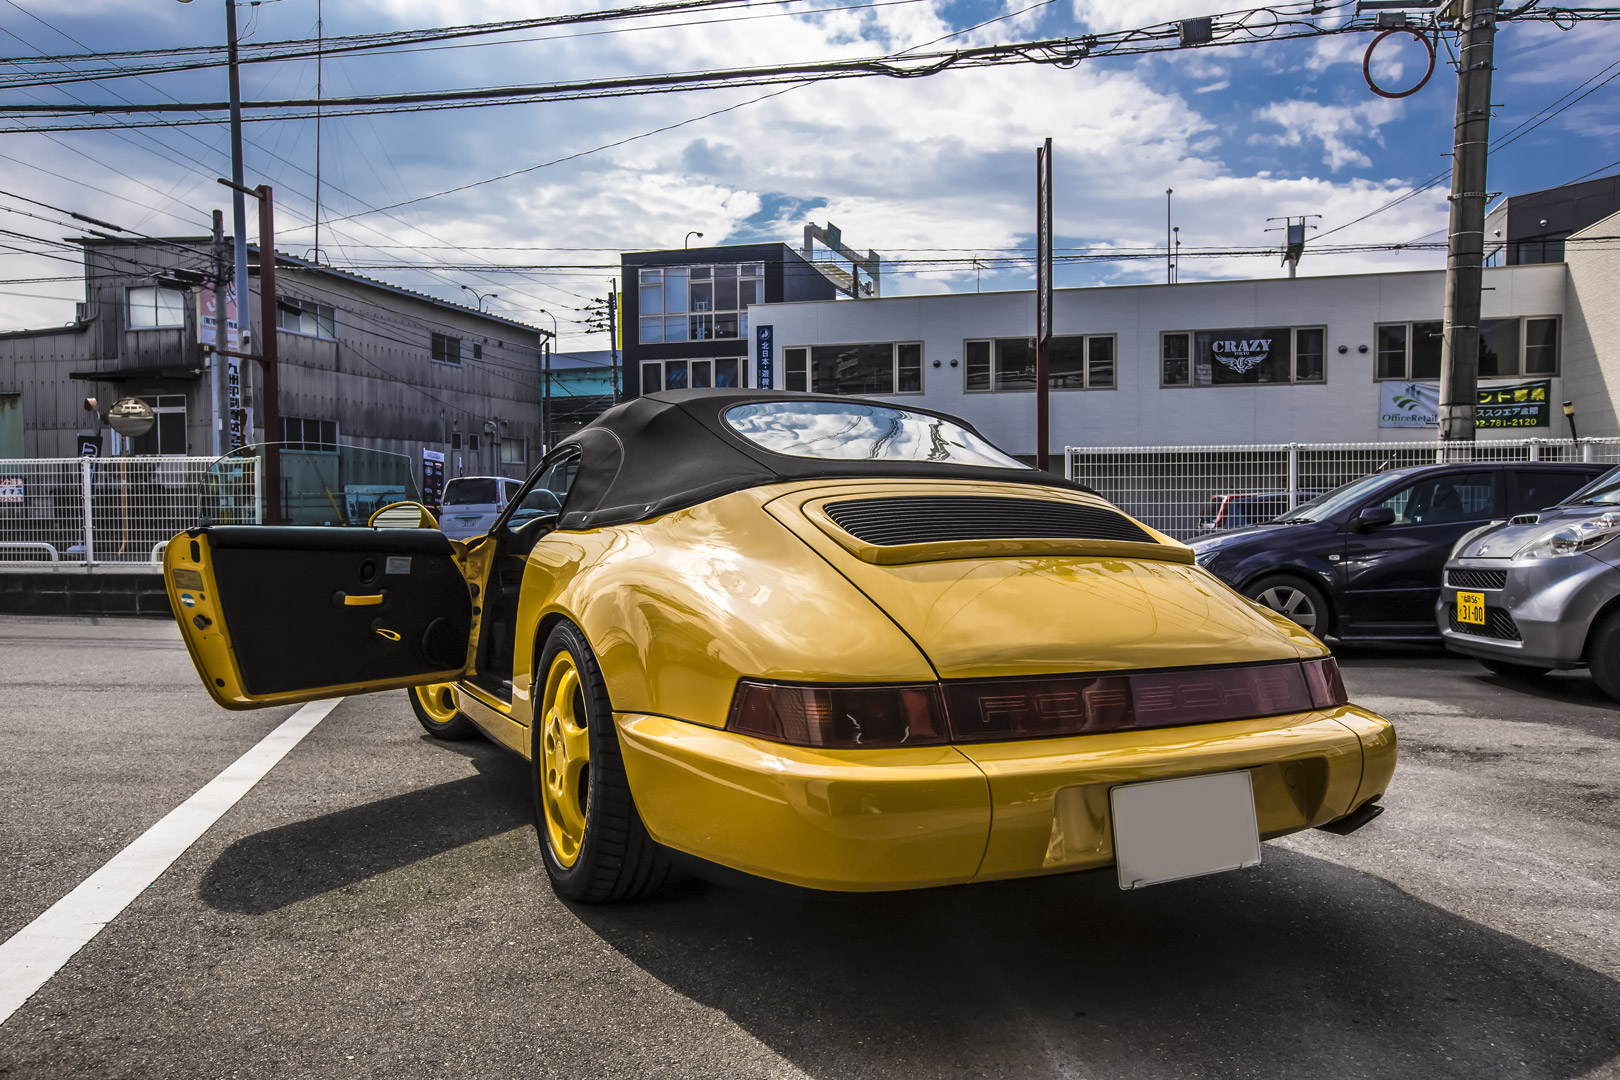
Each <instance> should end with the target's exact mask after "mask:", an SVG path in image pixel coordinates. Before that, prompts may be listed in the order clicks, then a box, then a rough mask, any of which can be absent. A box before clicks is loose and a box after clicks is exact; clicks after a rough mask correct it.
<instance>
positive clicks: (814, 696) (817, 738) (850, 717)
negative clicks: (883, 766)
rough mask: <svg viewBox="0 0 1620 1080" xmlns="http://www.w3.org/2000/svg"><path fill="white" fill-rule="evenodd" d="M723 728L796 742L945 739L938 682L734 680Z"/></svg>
mask: <svg viewBox="0 0 1620 1080" xmlns="http://www.w3.org/2000/svg"><path fill="white" fill-rule="evenodd" d="M726 730H727V731H736V732H741V733H742V734H744V735H755V736H758V737H759V738H761V739H770V740H771V741H773V742H781V743H791V744H792V745H794V746H823V747H827V748H829V749H855V748H870V747H882V746H920V745H925V744H929V743H942V742H944V741H945V711H944V709H943V708H942V707H941V704H940V696H939V687H938V686H937V685H935V684H933V683H925V684H921V685H909V686H784V685H780V684H777V683H762V682H750V681H748V680H746V679H745V680H743V681H742V682H740V683H738V684H737V694H736V696H735V697H734V698H732V702H731V716H730V717H729V718H728V719H727V720H726Z"/></svg>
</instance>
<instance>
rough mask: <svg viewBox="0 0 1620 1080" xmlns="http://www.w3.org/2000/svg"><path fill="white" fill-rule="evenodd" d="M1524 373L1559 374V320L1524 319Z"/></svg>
mask: <svg viewBox="0 0 1620 1080" xmlns="http://www.w3.org/2000/svg"><path fill="white" fill-rule="evenodd" d="M1524 373H1525V374H1526V375H1556V374H1558V320H1557V319H1526V320H1524Z"/></svg>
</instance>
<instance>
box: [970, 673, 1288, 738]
mask: <svg viewBox="0 0 1620 1080" xmlns="http://www.w3.org/2000/svg"><path fill="white" fill-rule="evenodd" d="M945 702H946V710H947V711H948V712H949V713H950V718H951V732H952V734H953V735H954V736H955V737H956V738H957V739H959V740H962V741H964V742H980V741H983V740H986V739H1020V738H1029V737H1031V736H1042V735H1045V736H1053V735H1089V734H1093V733H1096V732H1101V731H1133V730H1139V729H1142V728H1159V727H1179V726H1181V725H1183V724H1213V723H1217V722H1219V721H1222V720H1248V719H1254V718H1257V717H1263V716H1280V715H1282V714H1284V713H1295V712H1306V711H1308V710H1309V709H1310V708H1311V707H1312V697H1311V692H1310V689H1309V688H1308V687H1307V686H1306V681H1305V673H1304V671H1303V669H1302V668H1301V667H1300V665H1299V664H1297V663H1286V664H1256V665H1253V666H1250V667H1235V668H1177V669H1174V670H1171V671H1156V672H1145V673H1141V674H1133V675H1110V676H1102V677H1099V678H1090V679H1074V678H1065V677H1061V676H1060V677H1056V678H1051V677H1048V678H1034V679H988V680H985V681H984V682H971V683H946V684H945Z"/></svg>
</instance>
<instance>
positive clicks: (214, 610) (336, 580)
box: [163, 525, 473, 709]
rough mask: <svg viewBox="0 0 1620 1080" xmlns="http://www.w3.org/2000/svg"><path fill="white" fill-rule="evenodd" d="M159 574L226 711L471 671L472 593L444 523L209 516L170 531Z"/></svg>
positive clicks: (452, 677) (211, 687) (203, 671)
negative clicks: (249, 520) (223, 521)
mask: <svg viewBox="0 0 1620 1080" xmlns="http://www.w3.org/2000/svg"><path fill="white" fill-rule="evenodd" d="M163 576H164V580H165V582H166V584H167V586H168V590H169V605H170V607H171V608H172V609H173V610H174V615H175V619H176V620H177V621H178V622H179V623H180V632H181V635H182V636H183V637H184V638H185V639H186V648H187V649H189V650H190V652H191V659H192V662H193V663H194V664H196V665H197V674H198V675H200V676H202V681H203V685H205V686H206V687H207V688H208V692H209V694H211V695H212V696H213V698H214V700H215V701H217V702H219V703H220V704H221V705H223V706H225V707H226V708H227V709H257V708H261V707H263V706H266V705H278V704H283V703H287V702H295V701H313V700H315V699H318V698H329V697H339V696H342V695H346V694H357V693H365V692H368V691H372V690H390V689H395V688H398V687H404V686H415V685H417V684H420V683H429V682H449V681H452V680H455V679H457V678H460V677H461V676H462V675H463V674H464V673H465V672H466V670H467V666H468V655H469V651H470V650H469V644H470V641H471V637H472V631H473V600H472V594H471V592H470V591H469V589H468V586H467V581H466V579H465V578H464V577H463V575H462V573H461V570H460V569H459V567H458V564H457V561H456V557H455V553H454V548H453V546H452V544H451V542H450V540H449V539H447V538H446V537H445V536H444V534H443V533H440V532H438V531H437V530H435V529H425V528H424V529H399V528H391V529H373V528H342V527H318V526H317V527H309V526H294V527H277V526H265V525H212V526H205V527H203V528H199V529H192V530H189V531H187V532H184V533H180V534H179V535H178V536H176V537H175V538H174V539H173V540H171V541H169V544H168V546H167V547H166V548H165V549H164V553H163Z"/></svg>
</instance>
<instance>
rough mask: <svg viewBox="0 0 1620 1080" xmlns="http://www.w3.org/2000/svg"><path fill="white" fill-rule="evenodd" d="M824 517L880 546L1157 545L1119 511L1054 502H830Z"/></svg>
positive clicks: (913, 498)
mask: <svg viewBox="0 0 1620 1080" xmlns="http://www.w3.org/2000/svg"><path fill="white" fill-rule="evenodd" d="M825 511H826V514H827V516H828V517H829V518H831V519H832V520H833V522H834V523H835V524H837V526H838V527H839V528H840V529H843V530H844V531H845V532H847V533H849V534H850V535H851V536H853V537H855V538H856V539H857V540H860V541H862V542H863V543H867V544H876V545H878V546H880V547H896V546H900V545H903V544H930V543H938V542H941V541H949V540H1037V539H1039V540H1046V539H1053V540H1120V541H1127V542H1131V543H1137V544H1153V543H1157V541H1156V540H1155V539H1154V538H1153V537H1152V536H1151V535H1150V534H1149V533H1147V532H1146V531H1144V530H1143V529H1142V528H1141V526H1139V525H1137V524H1136V523H1135V522H1133V521H1131V519H1130V518H1128V517H1126V516H1125V515H1124V514H1121V513H1119V512H1118V511H1117V510H1105V509H1103V508H1101V507H1096V506H1084V505H1081V504H1079V503H1070V502H1056V501H1053V500H1050V499H1018V498H1004V497H998V496H991V495H902V496H898V497H895V498H884V499H852V500H849V501H847V502H835V503H828V504H827V505H826V507H825Z"/></svg>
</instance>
